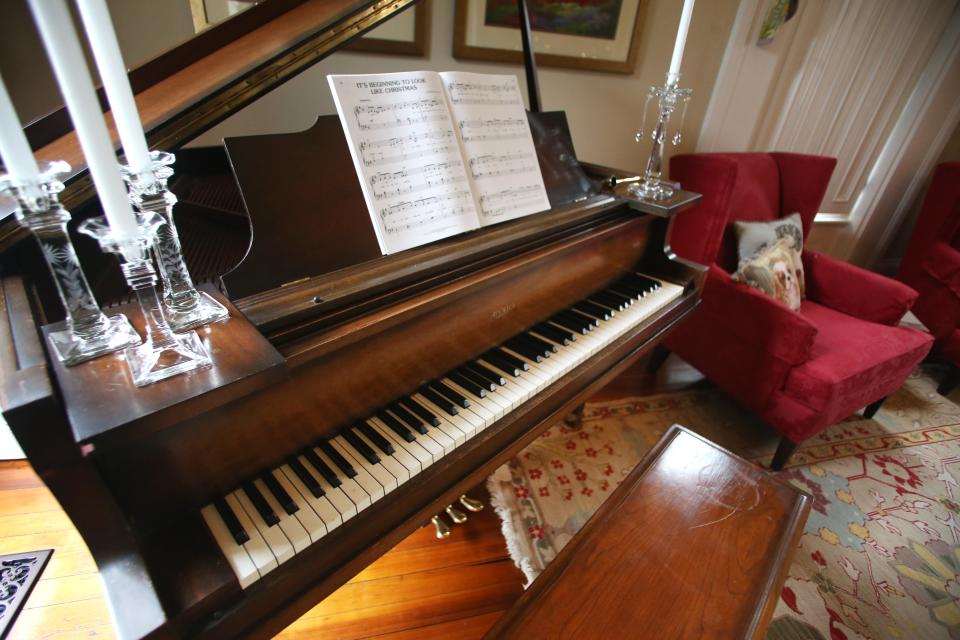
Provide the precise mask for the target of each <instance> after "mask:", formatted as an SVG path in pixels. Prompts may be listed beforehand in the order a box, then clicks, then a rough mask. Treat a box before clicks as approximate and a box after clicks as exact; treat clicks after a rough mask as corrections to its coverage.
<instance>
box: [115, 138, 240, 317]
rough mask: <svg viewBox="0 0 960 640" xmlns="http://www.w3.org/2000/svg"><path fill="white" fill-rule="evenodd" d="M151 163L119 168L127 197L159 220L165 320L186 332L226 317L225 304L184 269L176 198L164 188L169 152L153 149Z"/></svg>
mask: <svg viewBox="0 0 960 640" xmlns="http://www.w3.org/2000/svg"><path fill="white" fill-rule="evenodd" d="M150 156H151V159H152V160H153V165H152V166H151V168H150V169H149V170H148V171H145V172H143V173H134V172H133V171H132V170H131V169H130V167H128V166H124V167H122V171H123V177H124V179H125V180H126V181H127V184H128V185H129V187H130V200H131V202H132V203H133V205H134V206H135V207H136V208H137V209H138V210H140V211H141V212H143V213H150V212H152V213H156V214H157V215H159V216H160V218H161V220H162V222H161V224H160V225H159V227H158V228H157V234H156V241H155V242H154V251H155V253H156V256H157V263H158V266H159V267H160V275H161V277H162V280H163V303H164V307H165V310H166V316H167V321H168V322H169V324H170V327H171V328H172V329H173V330H174V331H187V330H189V329H195V328H197V327H200V326H203V325H205V324H210V323H211V322H217V321H219V320H226V319H227V318H228V317H229V315H230V314H229V312H228V311H227V309H226V307H224V306H223V305H222V304H220V303H219V302H217V301H216V300H214V299H213V298H211V297H210V296H209V295H207V294H205V293H202V292H200V291H197V289H196V287H194V285H193V280H192V279H191V278H190V272H189V271H187V265H186V263H185V262H184V260H183V252H182V250H181V248H180V236H179V235H178V234H177V227H176V225H175V224H174V222H173V205H175V204H176V202H177V197H176V196H175V195H173V193H171V192H170V190H169V189H168V188H167V180H169V179H170V176H172V175H173V168H172V165H173V163H174V160H175V159H176V158H175V157H174V155H173V154H172V153H163V152H160V151H153V152H151V153H150Z"/></svg>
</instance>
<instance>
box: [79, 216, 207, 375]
mask: <svg viewBox="0 0 960 640" xmlns="http://www.w3.org/2000/svg"><path fill="white" fill-rule="evenodd" d="M164 224H166V223H165V222H164V220H163V216H161V215H159V214H157V213H153V212H144V213H140V214H138V216H137V227H138V230H139V233H138V234H137V235H136V236H134V237H132V238H125V237H120V236H118V235H116V234H115V233H114V232H113V230H112V229H111V228H110V225H108V224H107V220H106V218H102V217H101V218H91V219H89V220H85V221H84V222H83V223H81V224H80V227H79V230H80V233H84V234H86V235H88V236H90V237H92V238H95V239H96V240H97V242H99V243H100V247H101V248H102V249H103V250H104V251H108V252H110V253H115V254H117V256H118V257H119V258H120V263H121V265H120V266H121V269H122V270H123V275H124V277H125V278H126V280H127V284H129V285H130V288H131V289H133V292H134V293H135V294H136V295H137V302H138V303H140V311H141V312H142V313H143V322H144V329H145V331H146V340H144V341H143V344H141V345H139V346H136V347H129V348H127V350H126V351H124V354H125V355H126V357H127V365H128V366H129V367H130V373H131V375H132V376H133V383H134V384H135V385H137V386H138V387H144V386H146V385H148V384H153V383H154V382H159V381H160V380H164V379H166V378H169V377H171V376H175V375H179V374H181V373H186V372H188V371H193V370H194V369H200V368H203V367H209V366H210V364H211V361H210V354H209V353H208V352H207V349H206V347H204V346H203V343H202V342H201V341H200V337H199V336H198V335H197V332H196V331H188V332H186V333H181V334H176V333H174V332H173V331H172V330H171V329H170V325H169V324H167V319H166V316H165V315H164V312H163V305H162V304H161V302H160V297H159V296H158V295H157V289H156V284H157V274H156V271H154V268H153V264H152V263H151V261H150V247H152V246H153V243H154V242H156V237H157V230H158V229H159V228H160V227H161V226H163V225H164Z"/></svg>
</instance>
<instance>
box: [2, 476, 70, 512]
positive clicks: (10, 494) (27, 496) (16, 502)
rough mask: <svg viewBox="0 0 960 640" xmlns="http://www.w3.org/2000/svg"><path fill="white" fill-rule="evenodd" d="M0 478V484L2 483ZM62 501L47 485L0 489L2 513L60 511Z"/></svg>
mask: <svg viewBox="0 0 960 640" xmlns="http://www.w3.org/2000/svg"><path fill="white" fill-rule="evenodd" d="M2 482H3V481H2V480H0V486H3V485H2ZM60 510H61V509H60V503H59V502H57V499H56V498H54V497H53V494H52V493H50V490H49V489H47V488H46V487H25V488H17V489H9V490H8V489H6V488H4V490H3V491H0V513H3V514H9V515H15V514H17V515H22V514H27V513H45V512H48V511H60Z"/></svg>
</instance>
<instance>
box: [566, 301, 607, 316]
mask: <svg viewBox="0 0 960 640" xmlns="http://www.w3.org/2000/svg"><path fill="white" fill-rule="evenodd" d="M573 308H574V310H575V311H579V312H580V313H583V314H586V315H588V316H593V317H594V318H600V319H601V320H609V319H610V318H611V317H612V316H613V315H614V314H613V312H612V311H610V309H606V308H604V307H601V306H600V305H597V304H593V303H592V302H586V301H580V302H578V303H577V304H575V305H573Z"/></svg>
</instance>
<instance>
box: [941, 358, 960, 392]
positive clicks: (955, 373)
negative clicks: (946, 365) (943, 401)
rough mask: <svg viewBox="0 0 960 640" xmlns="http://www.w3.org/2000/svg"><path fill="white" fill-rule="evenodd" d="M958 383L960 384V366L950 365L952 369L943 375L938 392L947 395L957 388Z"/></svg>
mask: <svg viewBox="0 0 960 640" xmlns="http://www.w3.org/2000/svg"><path fill="white" fill-rule="evenodd" d="M958 384H960V367H957V366H956V365H950V370H949V371H947V375H945V376H943V380H941V381H940V386H939V387H937V393H939V394H940V395H942V396H945V395H947V394H948V393H950V392H951V391H953V390H954V389H956V388H957V385H958Z"/></svg>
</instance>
